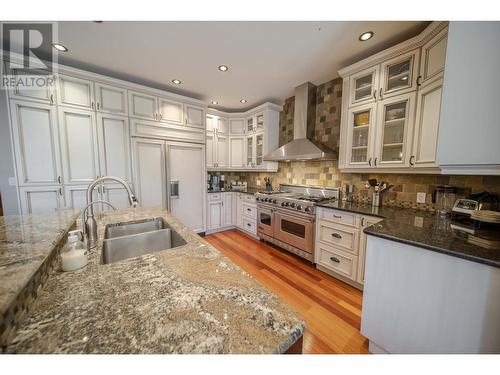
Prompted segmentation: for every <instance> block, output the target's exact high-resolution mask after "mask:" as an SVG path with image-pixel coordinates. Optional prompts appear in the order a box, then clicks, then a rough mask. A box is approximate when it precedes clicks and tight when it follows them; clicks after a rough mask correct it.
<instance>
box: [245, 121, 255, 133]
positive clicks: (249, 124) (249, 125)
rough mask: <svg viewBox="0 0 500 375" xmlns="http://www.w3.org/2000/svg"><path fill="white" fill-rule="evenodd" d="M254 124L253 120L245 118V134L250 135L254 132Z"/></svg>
mask: <svg viewBox="0 0 500 375" xmlns="http://www.w3.org/2000/svg"><path fill="white" fill-rule="evenodd" d="M254 127H255V124H254V118H253V117H249V118H247V133H251V132H253V131H254V130H255V128H254Z"/></svg>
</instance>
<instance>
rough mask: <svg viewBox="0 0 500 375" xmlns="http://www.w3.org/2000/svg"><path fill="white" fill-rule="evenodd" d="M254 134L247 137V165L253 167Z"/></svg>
mask: <svg viewBox="0 0 500 375" xmlns="http://www.w3.org/2000/svg"><path fill="white" fill-rule="evenodd" d="M254 139H255V138H254V136H252V135H250V136H248V137H247V167H253V166H254V161H253V149H254V144H253V143H254Z"/></svg>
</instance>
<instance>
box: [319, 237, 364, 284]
mask: <svg viewBox="0 0 500 375" xmlns="http://www.w3.org/2000/svg"><path fill="white" fill-rule="evenodd" d="M316 252H317V253H316V263H317V264H319V265H321V266H323V267H325V268H328V269H329V270H331V271H334V272H337V273H339V274H341V275H343V276H345V277H348V278H349V279H352V280H356V273H357V269H358V257H357V256H356V255H353V254H349V253H346V252H345V251H342V250H339V249H337V248H335V247H332V246H328V245H324V244H321V243H318V244H317V246H316Z"/></svg>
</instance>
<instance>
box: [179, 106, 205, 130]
mask: <svg viewBox="0 0 500 375" xmlns="http://www.w3.org/2000/svg"><path fill="white" fill-rule="evenodd" d="M184 116H185V117H184V122H185V124H186V125H189V126H195V127H197V128H205V108H203V107H198V106H195V105H191V104H185V105H184Z"/></svg>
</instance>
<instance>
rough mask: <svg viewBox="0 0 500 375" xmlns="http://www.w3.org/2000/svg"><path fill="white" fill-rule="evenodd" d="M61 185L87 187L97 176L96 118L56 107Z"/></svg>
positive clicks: (74, 110)
mask: <svg viewBox="0 0 500 375" xmlns="http://www.w3.org/2000/svg"><path fill="white" fill-rule="evenodd" d="M59 132H60V135H61V151H62V159H63V169H64V181H65V183H70V184H82V183H90V182H91V181H92V180H94V179H95V178H97V176H99V174H100V173H99V163H98V160H99V156H98V146H97V129H96V114H95V112H91V111H82V110H78V109H72V108H66V107H59Z"/></svg>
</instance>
